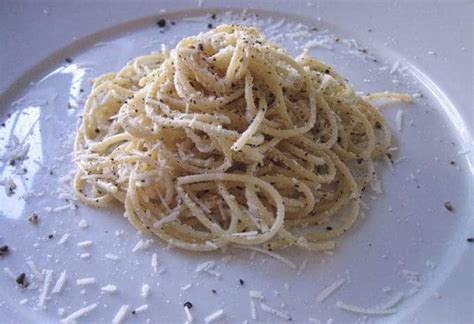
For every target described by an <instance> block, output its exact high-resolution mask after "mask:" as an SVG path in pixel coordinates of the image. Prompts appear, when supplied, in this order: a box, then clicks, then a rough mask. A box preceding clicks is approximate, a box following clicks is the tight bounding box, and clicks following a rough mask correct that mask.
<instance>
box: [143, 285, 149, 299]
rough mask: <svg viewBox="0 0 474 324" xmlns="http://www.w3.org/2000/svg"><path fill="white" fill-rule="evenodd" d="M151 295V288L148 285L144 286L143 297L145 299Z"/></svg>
mask: <svg viewBox="0 0 474 324" xmlns="http://www.w3.org/2000/svg"><path fill="white" fill-rule="evenodd" d="M149 295H150V286H148V285H147V284H143V285H142V297H143V298H145V299H146V298H148V296H149Z"/></svg>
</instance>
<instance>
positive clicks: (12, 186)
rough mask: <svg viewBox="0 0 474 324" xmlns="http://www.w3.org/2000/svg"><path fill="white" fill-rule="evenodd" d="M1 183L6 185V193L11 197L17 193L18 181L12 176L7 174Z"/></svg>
mask: <svg viewBox="0 0 474 324" xmlns="http://www.w3.org/2000/svg"><path fill="white" fill-rule="evenodd" d="M0 185H3V186H4V187H5V194H6V195H7V196H8V197H10V196H11V195H13V194H14V193H15V190H16V183H15V182H14V181H13V179H12V178H11V177H10V176H6V177H5V178H3V180H1V181H0Z"/></svg>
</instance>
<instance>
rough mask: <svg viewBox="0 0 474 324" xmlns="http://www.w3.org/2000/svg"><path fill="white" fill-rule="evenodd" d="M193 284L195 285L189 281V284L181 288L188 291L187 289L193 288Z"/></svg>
mask: <svg viewBox="0 0 474 324" xmlns="http://www.w3.org/2000/svg"><path fill="white" fill-rule="evenodd" d="M192 286H193V284H192V283H188V284H187V285H185V286H183V287H181V288H180V289H181V290H182V291H186V290H188V289H189V288H191V287H192Z"/></svg>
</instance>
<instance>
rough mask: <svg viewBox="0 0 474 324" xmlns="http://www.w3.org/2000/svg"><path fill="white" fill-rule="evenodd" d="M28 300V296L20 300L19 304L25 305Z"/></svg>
mask: <svg viewBox="0 0 474 324" xmlns="http://www.w3.org/2000/svg"><path fill="white" fill-rule="evenodd" d="M27 302H28V299H27V298H23V299H22V300H20V301H19V302H18V304H20V305H25V304H26V303H27Z"/></svg>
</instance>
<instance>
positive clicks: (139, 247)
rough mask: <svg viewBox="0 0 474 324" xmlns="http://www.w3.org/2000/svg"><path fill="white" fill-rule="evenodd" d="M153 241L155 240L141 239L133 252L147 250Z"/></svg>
mask: <svg viewBox="0 0 474 324" xmlns="http://www.w3.org/2000/svg"><path fill="white" fill-rule="evenodd" d="M152 242H153V240H151V239H150V240H146V241H144V240H140V241H138V243H137V244H136V245H135V247H134V248H133V250H132V252H133V253H135V252H137V251H140V250H146V249H148V248H149V247H150V244H151V243H152Z"/></svg>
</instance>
